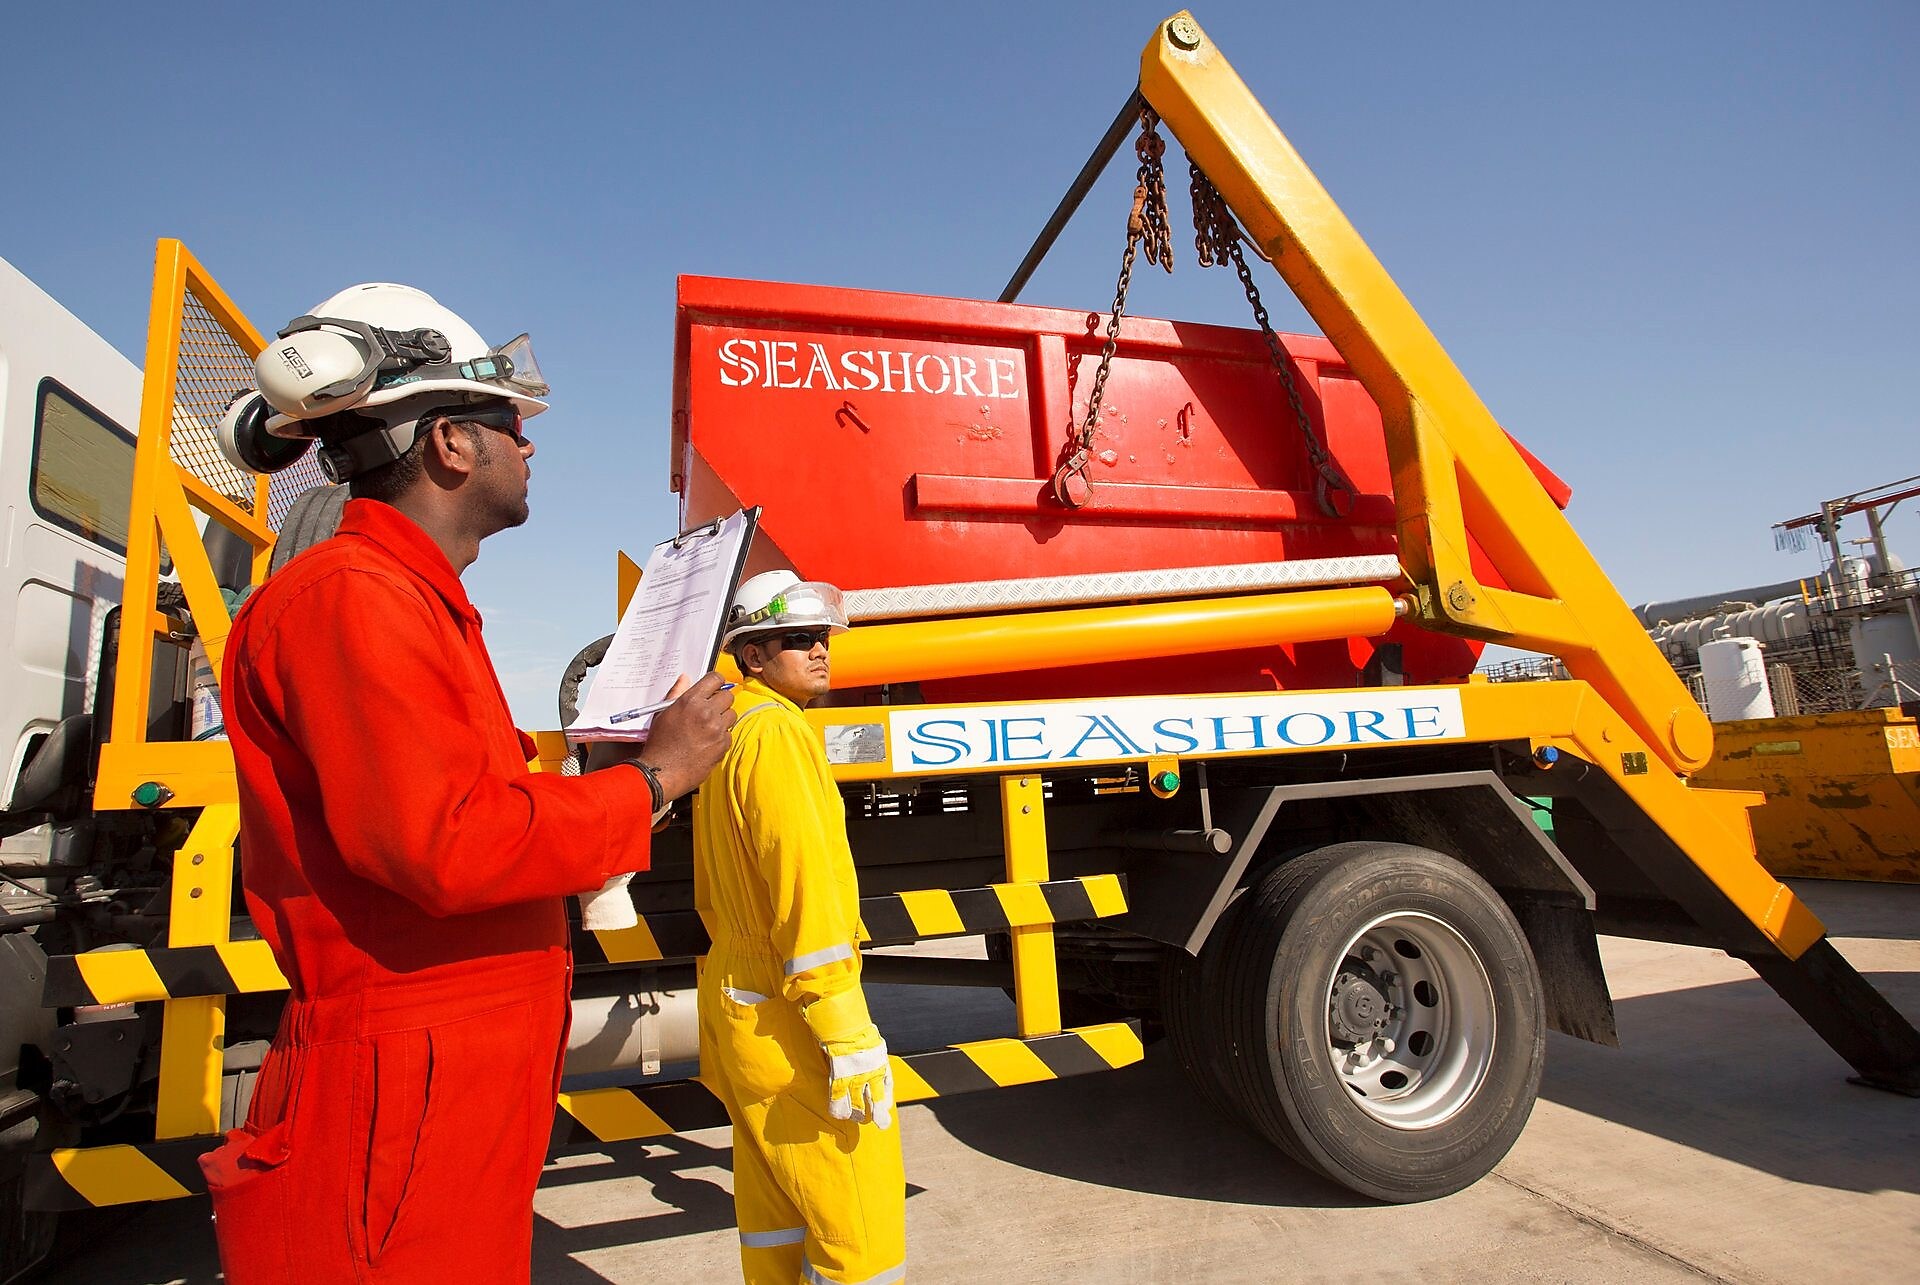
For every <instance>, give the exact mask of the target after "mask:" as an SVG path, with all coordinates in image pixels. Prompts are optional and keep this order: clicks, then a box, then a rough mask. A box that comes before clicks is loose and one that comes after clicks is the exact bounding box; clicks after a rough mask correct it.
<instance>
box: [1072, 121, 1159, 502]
mask: <svg viewBox="0 0 1920 1285" xmlns="http://www.w3.org/2000/svg"><path fill="white" fill-rule="evenodd" d="M1159 124H1160V117H1159V115H1158V114H1156V113H1155V112H1154V110H1153V109H1152V108H1151V107H1142V108H1141V109H1140V137H1139V138H1138V139H1137V140H1135V142H1134V145H1133V151H1134V155H1135V156H1138V157H1139V158H1140V168H1139V170H1138V171H1137V172H1136V173H1135V175H1134V184H1133V208H1132V209H1131V210H1129V211H1128V213H1127V248H1126V252H1125V253H1124V254H1122V255H1121V256H1120V280H1119V282H1118V283H1117V284H1116V285H1115V287H1114V291H1113V312H1112V314H1111V315H1110V316H1109V317H1108V318H1107V338H1106V343H1105V344H1103V345H1102V346H1101V349H1100V364H1099V366H1098V367H1097V368H1095V370H1094V373H1093V387H1092V389H1091V390H1090V392H1089V394H1088V397H1087V415H1086V419H1085V420H1084V421H1083V422H1082V423H1081V425H1080V426H1079V428H1078V429H1077V430H1075V431H1074V432H1073V433H1072V434H1071V435H1070V436H1069V437H1068V439H1067V444H1066V447H1065V449H1064V450H1063V451H1062V452H1061V460H1060V463H1059V464H1058V465H1057V466H1056V467H1055V468H1054V470H1053V477H1052V480H1051V483H1050V485H1051V487H1052V490H1053V496H1054V498H1055V499H1056V500H1058V501H1059V502H1060V503H1061V504H1063V505H1065V506H1066V507H1067V508H1070V509H1078V508H1084V507H1085V506H1086V505H1087V503H1088V502H1089V501H1091V500H1092V498H1093V479H1092V478H1091V477H1090V476H1088V474H1087V464H1088V462H1089V461H1090V460H1091V459H1092V456H1093V439H1094V435H1095V434H1096V433H1097V432H1098V431H1099V429H1100V413H1101V409H1102V407H1101V402H1102V401H1103V400H1104V399H1105V397H1106V393H1107V375H1108V374H1109V372H1110V371H1111V369H1112V367H1113V355H1114V353H1115V351H1117V350H1118V348H1119V346H1120V319H1121V318H1122V317H1123V316H1125V315H1126V311H1127V293H1128V291H1129V290H1131V289H1132V287H1133V263H1134V258H1135V256H1136V255H1137V254H1139V253H1140V251H1141V250H1143V249H1144V250H1145V251H1146V255H1147V262H1148V263H1157V264H1159V265H1160V266H1161V267H1162V268H1164V269H1165V270H1166V271H1168V272H1172V271H1173V232H1172V227H1171V225H1170V223H1169V222H1168V218H1167V181H1166V171H1165V170H1164V169H1163V167H1162V165H1161V157H1163V156H1164V155H1165V154H1166V151H1167V140H1166V139H1164V138H1162V137H1160V134H1159V130H1158V126H1159Z"/></svg>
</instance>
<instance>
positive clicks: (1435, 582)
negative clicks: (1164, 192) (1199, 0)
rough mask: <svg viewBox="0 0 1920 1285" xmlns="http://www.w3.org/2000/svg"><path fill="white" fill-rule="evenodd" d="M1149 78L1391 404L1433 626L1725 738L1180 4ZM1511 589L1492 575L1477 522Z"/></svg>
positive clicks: (1152, 100) (1226, 193) (1676, 760)
mask: <svg viewBox="0 0 1920 1285" xmlns="http://www.w3.org/2000/svg"><path fill="white" fill-rule="evenodd" d="M1140 91H1141V94H1142V95H1143V96H1144V97H1145V98H1146V100H1147V102H1148V103H1149V104H1150V105H1151V106H1152V107H1153V109H1154V111H1156V112H1157V113H1159V115H1160V117H1161V119H1163V120H1164V121H1165V122H1166V123H1167V126H1168V128H1170V129H1171V130H1172V131H1173V134H1174V136H1175V137H1176V138H1178V139H1179V140H1180V143H1181V145H1182V146H1183V147H1185V148H1186V150H1187V154H1188V155H1189V156H1191V157H1192V158H1193V159H1194V161H1195V162H1197V163H1198V164H1199V166H1200V168H1201V169H1202V170H1204V171H1206V173H1207V175H1208V176H1209V177H1210V178H1211V179H1212V180H1213V182H1214V185H1215V186H1216V187H1218V188H1219V190H1220V194H1221V196H1222V197H1224V198H1225V199H1226V202H1227V204H1228V206H1230V207H1231V208H1232V210H1233V212H1234V214H1235V215H1237V216H1238V218H1239V220H1240V222H1241V224H1242V226H1244V227H1245V229H1246V231H1247V233H1248V235H1249V237H1250V238H1251V239H1252V242H1253V245H1254V247H1255V248H1256V250H1258V252H1259V253H1261V254H1262V255H1264V256H1265V257H1266V258H1267V259H1268V260H1269V261H1270V262H1271V263H1272V264H1273V266H1274V268H1275V269H1276V270H1277V271H1278V272H1279V273H1280V275H1281V276H1282V277H1283V278H1284V279H1285V280H1286V282H1287V284H1288V285H1289V286H1290V287H1292V289H1293V292H1294V293H1295V294H1296V295H1297V296H1298V297H1299V299H1300V302H1301V303H1302V304H1303V305H1305V307H1306V309H1307V312H1308V313H1309V314H1310V315H1311V316H1312V317H1313V319H1314V321H1315V322H1317V323H1318V324H1319V325H1320V326H1321V327H1322V329H1324V330H1325V332H1326V335H1327V338H1328V339H1330V340H1332V341H1333V344H1334V347H1336V348H1338V349H1339V350H1340V354H1341V356H1343V357H1344V358H1346V360H1347V361H1348V362H1349V363H1350V364H1351V365H1352V367H1353V370H1354V373H1355V374H1356V375H1357V376H1358V377H1359V379H1360V382H1361V383H1362V384H1363V385H1364V386H1365V387H1366V390H1367V391H1368V392H1369V393H1371V394H1372V395H1373V399H1374V401H1375V402H1377V403H1378V404H1379V407H1380V413H1381V417H1382V419H1383V420H1384V422H1385V427H1386V439H1387V452H1388V457H1389V460H1390V462H1391V465H1392V470H1393V486H1394V495H1395V498H1396V501H1397V504H1398V526H1399V536H1400V558H1401V561H1402V563H1403V564H1404V565H1405V566H1406V569H1407V574H1408V575H1409V577H1410V578H1411V579H1412V581H1413V583H1414V587H1415V590H1416V594H1417V597H1418V606H1417V611H1418V613H1419V616H1420V619H1421V623H1422V624H1423V625H1425V626H1426V627H1428V628H1431V629H1434V630H1436V631H1439V632H1444V633H1453V634H1461V635H1466V636H1468V637H1475V638H1486V639H1494V640H1497V641H1500V642H1503V643H1507V644H1510V645H1512V646H1515V647H1521V648H1525V649H1528V650H1533V651H1543V652H1550V653H1553V654H1555V655H1557V656H1559V657H1561V659H1563V660H1564V661H1565V662H1566V664H1567V668H1568V669H1569V670H1570V671H1572V673H1573V674H1574V675H1575V676H1576V677H1578V678H1581V679H1584V680H1586V681H1587V682H1588V683H1591V684H1592V685H1593V687H1594V688H1595V689H1596V690H1598V691H1599V692H1600V694H1601V695H1602V696H1603V697H1605V698H1606V700H1607V702H1608V703H1609V704H1610V705H1612V706H1613V707H1614V708H1615V709H1617V710H1619V711H1620V712H1621V715H1622V717H1624V718H1625V719H1627V721H1628V722H1630V723H1631V724H1632V725H1633V727H1634V729H1635V730H1636V731H1637V732H1639V734H1640V736H1641V737H1642V738H1643V739H1644V740H1645V741H1646V742H1647V743H1648V745H1649V746H1650V747H1652V749H1653V751H1654V752H1655V753H1656V754H1657V755H1658V756H1659V757H1660V758H1661V759H1662V760H1664V761H1665V762H1666V764H1667V765H1668V766H1669V767H1670V768H1672V769H1673V770H1675V771H1678V772H1689V771H1692V770H1694V769H1696V768H1699V767H1701V766H1703V765H1704V764H1705V763H1706V761H1707V759H1708V757H1709V756H1710V755H1711V753H1712V750H1713V732H1712V727H1711V724H1709V723H1708V721H1707V717H1706V715H1705V714H1704V713H1703V712H1702V711H1701V709H1700V707H1699V706H1698V705H1696V704H1694V702H1693V699H1692V698H1691V697H1690V696H1689V695H1688V693H1687V689H1686V687H1685V686H1684V685H1683V684H1682V683H1681V682H1680V680H1679V679H1678V678H1677V677H1676V676H1675V675H1674V672H1673V668H1672V666H1670V665H1668V664H1667V662H1666V660H1665V658H1664V657H1662V656H1661V654H1660V652H1659V649H1658V648H1656V647H1655V646H1654V645H1653V643H1652V641H1651V640H1649V639H1648V637H1647V633H1646V631H1645V630H1644V629H1642V628H1641V627H1640V623H1639V621H1638V620H1636V619H1635V618H1634V615H1633V613H1632V612H1631V611H1630V610H1629V609H1628V608H1627V605H1626V603H1625V602H1624V601H1622V600H1621V598H1620V595H1619V593H1618V592H1617V591H1616V590H1615V589H1614V587H1613V585H1612V583H1611V582H1610V581H1609V580H1608V579H1607V576H1606V573H1605V572H1603V571H1602V570H1601V569H1600V566H1599V564H1598V563H1597V562H1596V561H1595V560H1594V558H1593V555H1592V554H1591V553H1589V552H1588V551H1587V548H1586V546H1585V545H1584V544H1582V543H1581V541H1580V537H1579V536H1578V535H1576V534H1575V533H1574V530H1573V527H1572V525H1571V524H1570V523H1568V521H1567V519H1566V517H1565V515H1564V514H1562V513H1561V512H1560V510H1559V509H1558V508H1557V507H1555V505H1554V503H1553V501H1552V500H1551V499H1550V498H1549V497H1548V495H1547V493H1546V491H1545V490H1544V489H1543V488H1542V487H1541V486H1540V484H1539V482H1538V480H1537V479H1535V478H1534V477H1533V475H1532V473H1531V471H1530V470H1529V469H1528V468H1527V465H1526V463H1525V461H1523V460H1522V459H1521V457H1520V453H1519V452H1518V451H1517V450H1515V449H1514V447H1513V444H1512V443H1511V442H1509V441H1508V440H1507V438H1506V435H1505V434H1504V433H1503V432H1502V431H1501V428H1500V426H1499V425H1498V424H1497V423H1495V422H1494V419H1493V416H1492V415H1491V414H1490V413H1488V411H1487V408H1486V407H1485V406H1484V405H1482V404H1481V401H1480V399H1479V397H1478V396H1477V395H1476V394H1475V393H1474V391H1473V389H1472V387H1471V386H1470V385H1468V383H1467V381H1466V378H1465V377H1464V376H1463V375H1462V374H1461V373H1460V371H1459V369H1458V368H1457V367H1456V366H1455V365H1454V364H1453V361H1452V359H1451V358H1449V357H1448V356H1447V354H1446V351H1445V350H1444V349H1442V348H1441V346H1440V343H1439V341H1438V340H1437V339H1435V338H1434V336H1433V333H1432V332H1431V331H1430V330H1428V329H1427V326H1426V323H1425V322H1423V321H1422V320H1421V319H1420V316H1419V314H1418V313H1416V312H1415V311H1414V309H1413V305H1412V304H1411V303H1409V302H1408V301H1407V297H1406V296H1405V295H1404V294H1402V293H1401V292H1400V288H1399V287H1398V286H1396V285H1395V284H1394V283H1393V279H1392V278H1391V277H1389V276H1388V275H1387V272H1386V269H1385V268H1383V267H1382V266H1381V265H1380V261H1379V260H1378V259H1376V258H1375V257H1374V255H1373V251H1372V250H1370V249H1368V248H1367V245H1366V243H1365V242H1364V241H1362V240H1361V239H1360V234H1359V233H1358V232H1356V231H1355V230H1354V228H1353V225H1352V224H1351V223H1349V222H1348V221H1347V217H1346V215H1344V214H1343V213H1341V211H1340V208H1339V207H1338V206H1336V205H1335V204H1334V203H1333V199H1332V198H1331V197H1330V196H1328V195H1327V191H1326V189H1325V188H1323V187H1322V186H1321V185H1320V182H1319V180H1318V179H1316V178H1315V177H1314V176H1313V174H1312V172H1311V171H1310V170H1308V169H1307V167H1306V164H1305V163H1304V162H1303V161H1302V160H1301V159H1300V156H1299V154H1298V153H1297V152H1295V151H1294V149H1293V146H1292V145H1291V144H1290V143H1288V142H1287V140H1286V138H1285V136H1284V135H1282V134H1281V132H1280V130H1279V129H1278V128H1277V127H1276V126H1275V125H1274V123H1273V121H1272V119H1271V118H1270V117H1269V116H1268V115H1267V113H1266V112H1265V111H1264V110H1263V109H1262V108H1261V106H1260V104H1259V103H1258V102H1257V101H1256V100H1255V99H1254V97H1253V95H1252V94H1251V93H1250V92H1248V90H1247V87H1246V85H1245V84H1244V83H1243V82H1242V81H1241V80H1240V77H1239V76H1238V75H1237V74H1236V73H1235V72H1234V70H1233V68H1232V67H1231V66H1229V65H1228V64H1227V60H1226V59H1225V58H1224V57H1223V56H1222V55H1221V53H1220V51H1219V49H1218V48H1216V47H1215V46H1214V45H1213V43H1212V42H1211V41H1209V40H1208V39H1207V38H1206V35H1205V33H1204V32H1202V31H1201V30H1200V26H1199V24H1198V23H1196V22H1194V20H1193V17H1192V15H1191V14H1188V13H1185V12H1182V13H1180V14H1177V15H1175V16H1174V17H1173V18H1171V19H1169V20H1168V21H1166V22H1164V23H1162V24H1161V26H1160V29H1159V30H1158V31H1157V32H1155V34H1154V38H1153V40H1152V41H1150V42H1149V43H1148V45H1147V47H1146V50H1145V52H1144V53H1143V54H1142V55H1141V61H1140ZM1469 526H1470V527H1471V529H1472V531H1473V534H1474V536H1475V538H1477V539H1478V540H1479V542H1480V544H1481V547H1482V548H1483V549H1484V550H1485V551H1486V553H1487V556H1488V557H1489V558H1490V559H1491V560H1492V562H1493V564H1494V566H1496V567H1497V568H1498V569H1499V571H1500V574H1501V575H1502V577H1504V578H1505V580H1506V582H1507V584H1509V585H1511V586H1512V588H1509V589H1496V588H1492V587H1489V586H1487V585H1485V584H1482V583H1481V582H1480V580H1479V579H1478V578H1477V577H1476V576H1475V575H1474V573H1473V569H1472V567H1471V566H1470V565H1469V563H1468V556H1467V551H1468V547H1469V546H1468V541H1467V531H1468V529H1469Z"/></svg>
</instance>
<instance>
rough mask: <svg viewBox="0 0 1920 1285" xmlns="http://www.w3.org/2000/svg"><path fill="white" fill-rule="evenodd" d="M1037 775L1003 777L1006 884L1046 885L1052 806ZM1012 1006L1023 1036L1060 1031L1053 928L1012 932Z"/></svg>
mask: <svg viewBox="0 0 1920 1285" xmlns="http://www.w3.org/2000/svg"><path fill="white" fill-rule="evenodd" d="M1044 794H1045V790H1044V788H1043V787H1042V785H1041V783H1040V778H1039V777H1038V776H1003V777H1001V778H1000V834H1001V838H1002V839H1003V840H1004V841H1005V844H1006V849H1007V882H1008V883H1010V884H1020V883H1044V882H1046V880H1047V878H1048V875H1047V805H1046V800H1045V798H1044ZM1011 931H1012V934H1013V1002H1014V1015H1015V1023H1016V1026H1017V1029H1018V1031H1019V1033H1020V1034H1021V1035H1022V1036H1027V1035H1051V1034H1052V1033H1053V1032H1055V1031H1057V1030H1059V1029H1060V973H1059V969H1058V968H1057V967H1056V965H1055V963H1054V953H1053V925H1052V924H1036V925H1034V926H1032V927H1027V928H1015V929H1012V930H1011Z"/></svg>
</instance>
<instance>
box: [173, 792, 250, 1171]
mask: <svg viewBox="0 0 1920 1285" xmlns="http://www.w3.org/2000/svg"><path fill="white" fill-rule="evenodd" d="M239 833H240V807H239V805H238V804H237V803H210V804H208V805H207V806H206V807H205V808H203V809H201V811H200V819H199V820H198V821H196V822H194V826H193V831H192V833H190V834H189V835H188V836H187V841H186V843H185V844H184V845H182V846H181V848H180V851H179V852H177V853H175V854H174V858H173V904H172V912H171V913H172V919H171V921H170V924H169V927H168V931H167V945H169V946H212V945H218V944H220V943H223V942H225V941H226V940H227V936H228V932H229V928H230V922H231V921H230V915H229V907H230V906H231V905H232V903H233V841H234V839H235V837H236V836H238V835H239ZM226 1035H227V997H226V996H224V995H206V996H196V997H194V998H191V999H174V1000H168V1001H167V1004H166V1018H165V1022H164V1024H163V1025H162V1027H161V1031H160V1092H159V1103H158V1113H157V1116H156V1118H155V1121H154V1136H155V1137H157V1138H186V1137H191V1136H193V1135H194V1134H201V1133H217V1132H219V1129H220V1073H221V1063H222V1058H223V1054H224V1052H225V1049H226Z"/></svg>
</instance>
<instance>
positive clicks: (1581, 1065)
mask: <svg viewBox="0 0 1920 1285" xmlns="http://www.w3.org/2000/svg"><path fill="white" fill-rule="evenodd" d="M1867 980H1868V981H1870V982H1871V983H1873V986H1874V988H1875V989H1876V990H1878V991H1879V992H1880V993H1881V994H1882V995H1885V996H1886V997H1887V998H1888V999H1889V1000H1890V1001H1892V1003H1893V1004H1894V1006H1895V1007H1897V1008H1899V1009H1900V1010H1901V1011H1902V1012H1903V1013H1906V1014H1908V1015H1910V1016H1911V1015H1913V1014H1915V1013H1920V973H1885V972H1883V973H1869V974H1867ZM1615 1013H1616V1015H1617V1018H1618V1021H1619V1027H1620V1047H1619V1048H1617V1049H1609V1048H1602V1047H1600V1046H1598V1045H1594V1044H1587V1043H1585V1042H1583V1041H1580V1040H1574V1039H1569V1038H1567V1037H1565V1036H1560V1035H1555V1036H1553V1037H1552V1038H1551V1040H1550V1041H1549V1044H1548V1048H1547V1072H1546V1080H1545V1083H1544V1084H1543V1085H1542V1087H1541V1097H1542V1098H1544V1099H1546V1100H1547V1101H1550V1102H1556V1103H1558V1104H1560V1105H1561V1106H1565V1107H1571V1108H1573V1109H1574V1110H1576V1111H1581V1112H1584V1113H1586V1114H1588V1115H1592V1116H1598V1117H1599V1118H1601V1119H1603V1120H1611V1121H1613V1122H1614V1123H1616V1124H1622V1125H1625V1126H1626V1127H1628V1128H1630V1129H1637V1130H1639V1131H1641V1132H1642V1133H1649V1134H1653V1135H1654V1136H1656V1137H1662V1138H1666V1139H1668V1140H1670V1141H1672V1142H1677V1143H1679V1144H1680V1145H1682V1146H1686V1147H1691V1148H1693V1149H1694V1150H1696V1151H1701V1152H1705V1153H1707V1154H1709V1155H1716V1156H1720V1157H1722V1158H1723V1159H1726V1160H1731V1161H1733V1162H1735V1163H1736V1164H1741V1165H1746V1166H1747V1167H1749V1168H1752V1169H1758V1170H1762V1171H1764V1172H1766V1173H1771V1174H1774V1175H1776V1176H1778V1177H1781V1178H1786V1179H1789V1180H1791V1181H1793V1182H1800V1183H1808V1184H1812V1185H1816V1186H1821V1187H1831V1188H1834V1189H1836V1190H1841V1191H1887V1190H1895V1191H1908V1192H1920V1160H1916V1158H1915V1157H1916V1156H1920V1100H1915V1099H1913V1098H1908V1097H1903V1096H1901V1095H1899V1094H1896V1093H1887V1092H1884V1091H1882V1090H1878V1089H1869V1088H1863V1087H1861V1086H1860V1085H1856V1084H1849V1083H1848V1082H1847V1077H1848V1076H1849V1075H1851V1074H1852V1068H1850V1067H1848V1066H1847V1064H1846V1063H1845V1062H1843V1061H1842V1060H1841V1059H1840V1056H1839V1055H1838V1054H1836V1053H1834V1052H1833V1051H1832V1050H1830V1049H1829V1048H1827V1046H1826V1045H1825V1044H1824V1043H1823V1042H1821V1040H1820V1038H1819V1036H1817V1035H1815V1034H1814V1033H1813V1031H1812V1029H1811V1028H1809V1027H1808V1026H1806V1025H1805V1024H1804V1023H1802V1022H1801V1021H1800V1019H1799V1017H1798V1016H1796V1015H1795V1014H1794V1013H1793V1011H1792V1010H1791V1009H1789V1008H1788V1007H1787V1005H1786V1003H1785V1001H1783V1000H1782V999H1781V998H1780V997H1779V996H1778V995H1775V994H1774V993H1773V990H1772V988H1771V987H1769V986H1768V985H1767V984H1766V983H1765V982H1763V981H1761V980H1760V979H1759V978H1757V977H1756V978H1754V979H1752V980H1751V981H1739V982H1725V983H1721V984H1718V985H1713V986H1698V987H1692V988H1689V989H1686V990H1676V991H1662V992H1659V993H1657V994H1651V995H1640V996H1635V997H1633V998H1631V999H1626V1000H1620V1001H1617V1002H1616V1004H1615Z"/></svg>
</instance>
